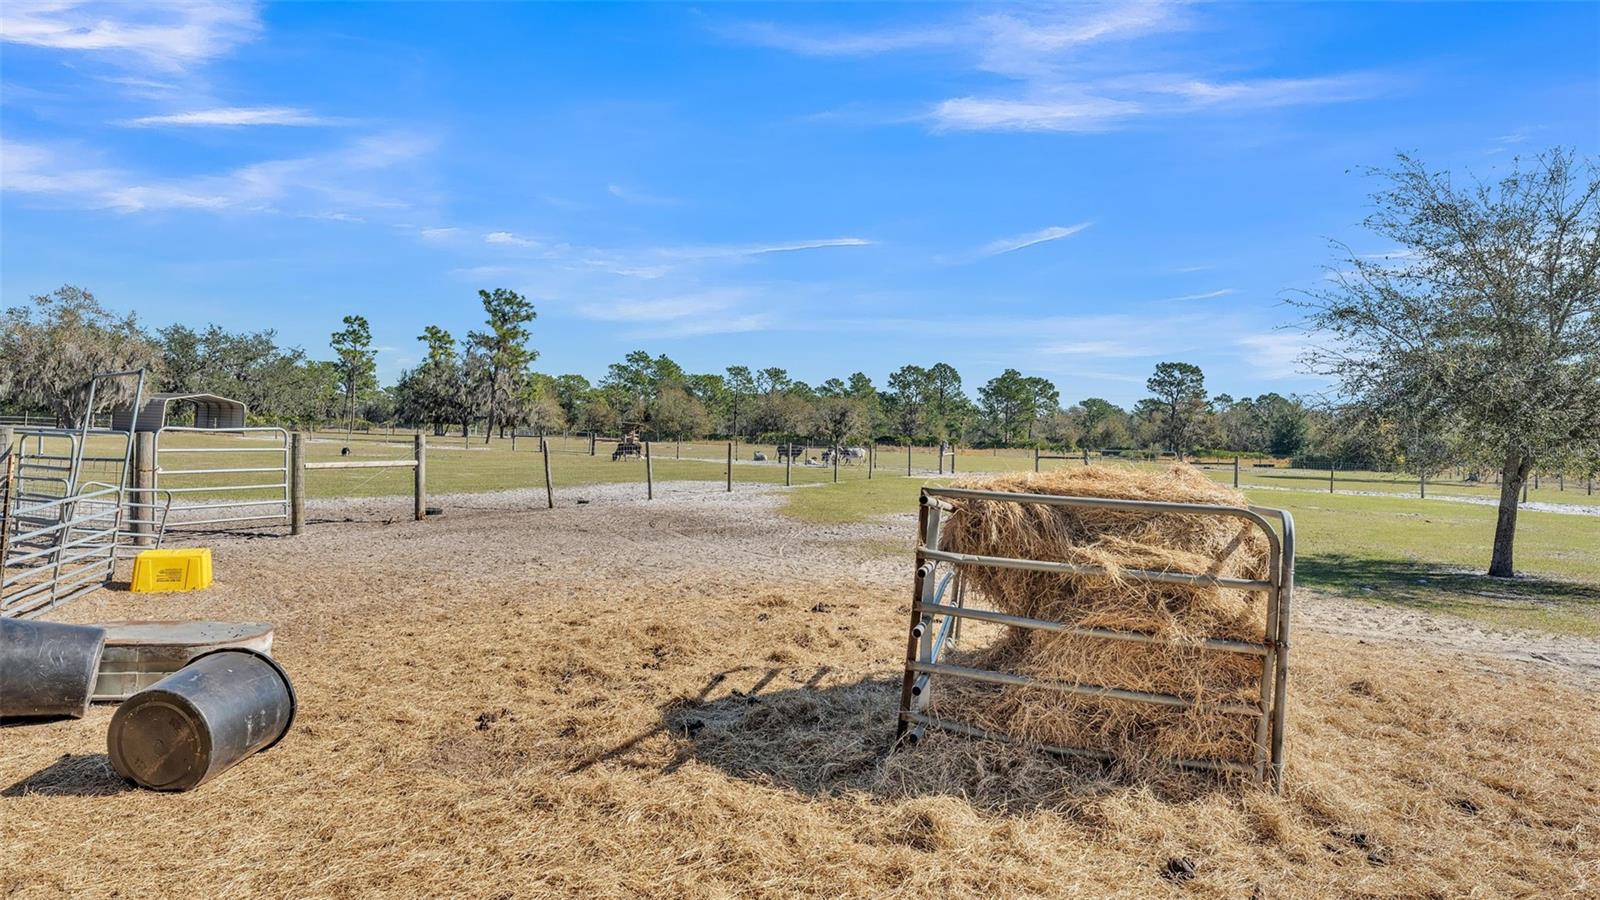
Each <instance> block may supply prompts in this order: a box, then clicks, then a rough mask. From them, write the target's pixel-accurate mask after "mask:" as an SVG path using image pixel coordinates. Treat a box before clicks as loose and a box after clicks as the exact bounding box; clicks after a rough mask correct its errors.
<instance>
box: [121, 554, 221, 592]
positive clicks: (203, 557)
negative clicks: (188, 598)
mask: <svg viewBox="0 0 1600 900" xmlns="http://www.w3.org/2000/svg"><path fill="white" fill-rule="evenodd" d="M210 586H211V548H210V547H183V548H180V549H175V550H146V551H144V552H142V553H140V554H139V555H138V556H136V557H134V559H133V585H132V587H133V591H134V593H138V594H144V593H157V592H161V591H198V590H201V589H203V588H208V587H210Z"/></svg>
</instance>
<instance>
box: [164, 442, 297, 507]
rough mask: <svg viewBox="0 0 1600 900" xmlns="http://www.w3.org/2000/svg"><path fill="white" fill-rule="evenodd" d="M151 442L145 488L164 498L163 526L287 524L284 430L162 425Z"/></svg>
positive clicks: (287, 455) (287, 480)
mask: <svg viewBox="0 0 1600 900" xmlns="http://www.w3.org/2000/svg"><path fill="white" fill-rule="evenodd" d="M191 435H194V436H210V437H214V438H217V440H216V441H210V442H205V441H197V440H194V439H193V438H189V436H191ZM185 438H189V439H188V440H187V441H185ZM154 447H155V471H154V474H153V480H152V485H151V488H152V490H154V491H155V492H157V493H158V494H164V495H165V496H166V497H167V498H168V499H169V501H170V509H168V510H167V512H166V514H165V517H164V519H165V525H166V528H168V529H174V528H202V529H207V530H215V529H216V528H217V527H218V526H223V525H228V526H234V527H243V528H258V527H270V526H274V525H288V524H289V432H288V431H286V430H284V429H282V428H275V427H250V428H230V429H226V430H220V429H215V428H192V427H184V426H168V427H166V428H162V429H159V430H158V431H156V432H155V438H154Z"/></svg>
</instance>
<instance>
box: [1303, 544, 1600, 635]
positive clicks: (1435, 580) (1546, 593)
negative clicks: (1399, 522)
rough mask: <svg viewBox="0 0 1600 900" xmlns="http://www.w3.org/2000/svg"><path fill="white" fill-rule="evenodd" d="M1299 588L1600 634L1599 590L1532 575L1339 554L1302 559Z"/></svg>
mask: <svg viewBox="0 0 1600 900" xmlns="http://www.w3.org/2000/svg"><path fill="white" fill-rule="evenodd" d="M1295 583H1296V584H1297V585H1299V586H1301V587H1308V588H1312V589H1315V590H1323V591H1329V592H1334V593H1339V594H1344V595H1346V596H1349V597H1357V598H1362V599H1367V600H1372V601H1374V602H1377V603H1382V604H1385V605H1388V606H1398V607H1402V608H1406V609H1414V610H1418V611H1422V612H1430V613H1450V614H1454V615H1469V616H1474V617H1478V618H1492V619H1497V620H1503V621H1504V622H1505V623H1506V624H1513V623H1516V622H1519V621H1520V622H1523V624H1525V625H1526V626H1527V627H1551V626H1562V625H1564V626H1565V627H1559V630H1562V631H1576V632H1578V633H1590V634H1600V584H1592V583H1585V582H1578V581H1558V580H1555V579H1550V578H1541V577H1538V576H1533V575H1519V576H1517V577H1516V578H1490V577H1488V576H1487V575H1484V574H1483V573H1482V572H1479V571H1472V570H1463V569H1460V568H1452V567H1447V566H1439V565H1428V564H1425V563H1420V562H1412V561H1409V560H1397V559H1370V558H1362V557H1355V556H1348V555H1345V554H1339V553H1322V554H1317V555H1313V556H1302V557H1300V558H1299V559H1297V560H1296V561H1295ZM1524 620H1525V621H1524ZM1585 622H1587V626H1585V624H1584V623H1585Z"/></svg>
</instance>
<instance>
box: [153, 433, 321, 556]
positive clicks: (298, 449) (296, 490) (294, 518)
mask: <svg viewBox="0 0 1600 900" xmlns="http://www.w3.org/2000/svg"><path fill="white" fill-rule="evenodd" d="M152 437H154V435H152ZM152 443H153V442H152ZM147 459H148V457H147ZM141 465H142V463H141ZM305 530H306V436H305V434H304V433H303V432H299V431H296V432H295V433H294V434H291V435H289V533H290V534H301V533H303V532H304V531H305Z"/></svg>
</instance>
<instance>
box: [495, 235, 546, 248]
mask: <svg viewBox="0 0 1600 900" xmlns="http://www.w3.org/2000/svg"><path fill="white" fill-rule="evenodd" d="M483 242H484V243H485V244H509V245H511V246H513V247H532V246H534V245H535V244H537V243H538V242H537V241H534V240H530V239H528V238H525V237H519V236H517V235H515V234H512V233H511V232H509V231H491V232H489V233H487V234H485V235H484V236H483Z"/></svg>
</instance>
